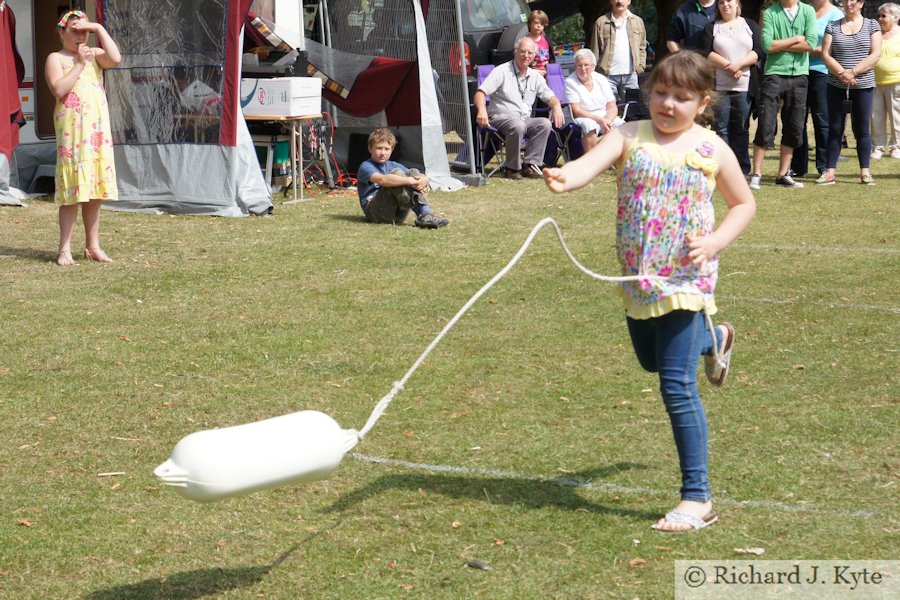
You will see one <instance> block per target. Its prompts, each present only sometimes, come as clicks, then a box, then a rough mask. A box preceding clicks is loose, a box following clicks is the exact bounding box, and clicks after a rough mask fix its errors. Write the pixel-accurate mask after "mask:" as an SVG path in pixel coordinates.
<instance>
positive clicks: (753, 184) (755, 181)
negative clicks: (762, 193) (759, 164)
mask: <svg viewBox="0 0 900 600" xmlns="http://www.w3.org/2000/svg"><path fill="white" fill-rule="evenodd" d="M760 181H762V175H758V174H756V173H754V174H752V175H750V181H748V182H747V185H749V186H750V189H751V190H758V189H759V183H760Z"/></svg>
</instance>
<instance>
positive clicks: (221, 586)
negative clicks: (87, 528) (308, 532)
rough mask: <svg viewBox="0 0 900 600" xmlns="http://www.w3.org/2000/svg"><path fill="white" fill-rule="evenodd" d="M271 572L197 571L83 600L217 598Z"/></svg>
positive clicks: (247, 569) (242, 569)
mask: <svg viewBox="0 0 900 600" xmlns="http://www.w3.org/2000/svg"><path fill="white" fill-rule="evenodd" d="M270 569H271V567H270V566H265V567H240V568H236V569H198V570H196V571H187V572H185V573H178V574H176V575H173V576H171V577H164V578H154V579H145V580H144V581H139V582H138V583H131V584H128V585H117V586H114V587H111V588H106V589H103V590H98V591H96V592H93V593H91V594H88V595H87V596H85V597H84V600H129V599H134V600H190V599H192V598H205V597H207V596H217V595H219V594H223V593H225V592H227V591H229V590H234V589H238V588H243V587H248V586H251V585H254V584H256V583H259V582H260V581H262V578H263V577H265V576H266V574H267V573H268V572H269V570H270Z"/></svg>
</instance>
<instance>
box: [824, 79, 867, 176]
mask: <svg viewBox="0 0 900 600" xmlns="http://www.w3.org/2000/svg"><path fill="white" fill-rule="evenodd" d="M847 96H848V94H847V88H839V87H835V86H833V85H829V86H828V94H827V100H828V168H829V169H834V168H835V167H837V160H838V156H840V154H841V138H843V137H844V125H845V123H846V121H847V113H848V112H849V113H850V125H851V126H852V127H853V135H854V136H855V137H856V157H857V158H858V159H859V168H860V169H868V168H869V161H870V160H871V158H872V157H871V155H872V134H871V133H870V131H869V121H870V120H871V119H872V101H873V100H874V99H875V88H873V87H871V88H865V89H857V90H853V89H851V90H850V93H849V97H850V107H849V110H848V108H847V106H845V104H844V102H845V100H846V99H847Z"/></svg>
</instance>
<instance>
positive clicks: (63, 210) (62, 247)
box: [56, 204, 78, 267]
mask: <svg viewBox="0 0 900 600" xmlns="http://www.w3.org/2000/svg"><path fill="white" fill-rule="evenodd" d="M77 220H78V205H77V204H66V205H63V206H60V207H59V252H58V253H57V255H56V264H58V265H59V266H61V267H71V266H73V265H77V264H78V263H77V262H75V259H74V258H72V230H73V229H75V221H77Z"/></svg>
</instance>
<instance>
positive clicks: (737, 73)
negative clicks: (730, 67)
mask: <svg viewBox="0 0 900 600" xmlns="http://www.w3.org/2000/svg"><path fill="white" fill-rule="evenodd" d="M731 76H732V77H734V78H735V79H740V78H741V77H743V76H744V72H743V71H742V70H741V69H735V70H734V71H732V72H731Z"/></svg>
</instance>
